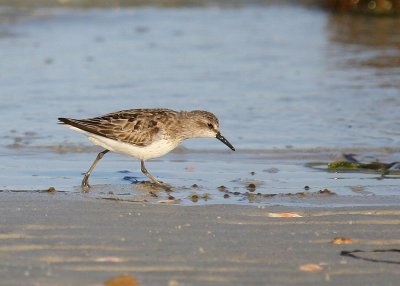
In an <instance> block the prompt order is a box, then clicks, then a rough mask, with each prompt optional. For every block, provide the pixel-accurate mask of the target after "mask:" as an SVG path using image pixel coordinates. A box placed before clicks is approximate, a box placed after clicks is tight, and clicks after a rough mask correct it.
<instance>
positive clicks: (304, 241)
mask: <svg viewBox="0 0 400 286" xmlns="http://www.w3.org/2000/svg"><path fill="white" fill-rule="evenodd" d="M282 212H285V213H286V212H294V213H297V214H299V215H302V216H303V217H298V218H273V217H271V213H274V214H276V213H282ZM399 215H400V207H363V208H356V207H347V208H336V209H325V208H299V207H296V208H289V207H280V206H273V207H252V206H230V205H213V206H200V207H196V206H185V207H182V206H176V205H162V204H158V205H153V204H143V203H127V202H118V201H106V200H100V199H93V198H86V199H79V200H78V199H77V200H75V199H74V198H73V196H66V195H65V194H61V193H54V194H38V193H36V194H32V193H10V192H3V193H1V200H0V258H1V259H0V277H1V281H0V284H1V285H104V282H105V281H106V280H107V279H109V278H112V277H115V276H119V275H122V274H128V275H131V276H133V277H135V279H136V280H137V281H138V282H139V284H140V285H323V284H332V285H378V284H380V285H396V284H397V283H398V279H399V276H400V268H399V265H398V264H399V263H400V256H399V252H396V251H395V250H393V249H400V240H399V235H400V229H399V227H398V225H399V223H400V217H399ZM335 237H345V238H350V239H351V240H352V241H350V242H352V243H351V244H332V243H331V241H332V240H333V239H334V238H335ZM344 241H345V242H346V241H347V242H349V241H348V240H344ZM353 250H363V251H372V250H378V251H381V250H390V251H388V252H364V253H355V254H354V255H356V256H358V257H364V258H367V260H362V259H355V258H352V257H345V256H341V252H342V251H353ZM368 259H370V260H371V259H372V260H376V261H375V262H374V261H368ZM307 264H311V266H310V265H307ZM313 264H316V265H317V266H316V265H313ZM301 269H302V270H301ZM307 270H311V272H307Z"/></svg>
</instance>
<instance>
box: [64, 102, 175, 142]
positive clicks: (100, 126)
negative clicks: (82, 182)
mask: <svg viewBox="0 0 400 286" xmlns="http://www.w3.org/2000/svg"><path fill="white" fill-rule="evenodd" d="M176 116H177V112H176V111H173V110H169V109H151V110H150V109H131V110H123V111H118V112H114V113H109V114H106V115H104V116H99V117H94V118H87V119H72V118H59V120H60V121H61V122H62V123H64V124H68V125H71V126H74V127H76V128H79V129H82V130H85V131H88V132H90V133H93V134H96V135H100V136H104V137H107V138H110V139H113V140H117V141H121V142H125V143H129V144H133V145H136V146H142V147H145V146H148V145H150V144H151V143H152V142H154V141H155V140H157V138H161V136H162V133H163V128H162V126H163V122H165V121H167V120H170V119H173V118H176Z"/></svg>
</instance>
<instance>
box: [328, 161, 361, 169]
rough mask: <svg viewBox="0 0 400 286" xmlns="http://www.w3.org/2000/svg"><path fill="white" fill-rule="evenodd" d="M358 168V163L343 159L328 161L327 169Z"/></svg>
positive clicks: (359, 165)
mask: <svg viewBox="0 0 400 286" xmlns="http://www.w3.org/2000/svg"><path fill="white" fill-rule="evenodd" d="M359 168H361V164H360V163H354V162H349V161H343V160H339V161H335V162H330V163H328V169H359Z"/></svg>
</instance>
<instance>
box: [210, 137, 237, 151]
mask: <svg viewBox="0 0 400 286" xmlns="http://www.w3.org/2000/svg"><path fill="white" fill-rule="evenodd" d="M215 138H217V139H218V140H219V141H221V142H222V143H224V144H225V145H226V146H228V147H229V148H231V149H232V151H235V147H233V146H232V144H231V143H229V141H228V140H226V138H225V137H224V136H222V135H221V133H219V132H218V133H217V135H216V136H215Z"/></svg>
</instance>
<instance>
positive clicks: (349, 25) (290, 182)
mask: <svg viewBox="0 0 400 286" xmlns="http://www.w3.org/2000/svg"><path fill="white" fill-rule="evenodd" d="M0 15H1V14H0ZM18 15H19V14H18ZM0 17H1V16H0ZM13 19H14V20H7V21H1V20H0V61H1V63H2V68H1V71H0V73H1V74H0V86H1V93H0V96H1V99H2V104H1V105H0V114H1V118H2V120H0V128H1V130H2V131H3V132H2V135H1V136H0V145H1V146H0V150H1V157H2V164H1V170H2V172H1V175H0V176H1V188H2V189H3V190H5V191H7V192H9V191H11V190H13V191H15V190H19V191H23V190H31V191H32V190H44V189H47V188H48V187H50V186H54V187H55V188H56V189H57V190H58V191H59V193H58V194H59V195H61V194H67V195H68V194H69V195H76V196H78V197H80V196H83V197H94V198H104V197H106V198H109V197H113V198H119V199H124V200H148V201H152V202H153V201H154V202H159V201H160V200H165V199H166V198H165V194H163V193H159V197H149V195H148V187H146V186H144V187H143V186H142V185H140V184H133V185H132V184H131V182H132V181H133V182H135V179H137V180H138V181H142V180H145V177H144V176H143V175H142V174H141V173H140V169H139V163H138V162H137V161H134V160H131V159H129V158H123V157H121V156H119V155H107V156H106V157H105V159H103V161H102V162H101V163H100V164H99V166H98V168H96V170H95V172H94V173H93V175H92V177H91V181H92V184H93V185H94V188H93V190H92V191H91V193H89V194H82V193H81V192H80V188H79V184H80V180H81V173H82V172H83V171H85V170H86V169H87V168H88V167H89V165H90V163H91V162H92V160H93V159H94V157H95V156H96V151H97V149H96V148H92V147H90V143H89V142H88V141H87V140H86V139H85V138H83V137H82V136H81V135H79V134H76V133H74V132H72V131H70V130H67V129H65V128H62V127H61V126H59V125H57V120H56V118H57V117H59V116H65V117H77V118H79V117H90V116H95V115H100V114H103V113H108V112H111V111H116V110H121V109H128V108H141V107H168V108H172V109H178V110H181V109H182V110H191V109H205V110H209V111H212V112H214V113H215V114H216V115H217V116H218V117H219V118H220V122H221V128H222V133H223V134H224V135H225V136H226V137H227V138H228V139H229V141H231V143H232V144H233V145H234V146H235V147H236V149H237V150H238V152H235V153H233V152H230V151H229V150H228V149H227V148H226V146H224V145H222V144H221V143H220V142H219V141H217V140H212V139H201V140H191V141H187V142H185V143H184V148H182V149H179V150H178V151H177V152H174V153H172V154H169V155H167V156H165V157H163V158H160V159H159V160H155V161H154V162H149V163H148V169H149V170H150V171H151V172H152V173H153V174H154V175H156V176H157V177H159V178H160V179H161V180H163V181H165V182H167V183H169V184H171V185H173V186H174V187H175V189H176V192H175V193H174V197H175V198H176V199H177V201H176V203H181V204H192V203H193V204H201V203H233V204H237V203H240V204H248V203H251V204H260V205H268V204H295V205H304V206H307V205H317V206H318V205H331V206H338V205H359V204H367V205H373V204H397V203H398V200H399V194H400V193H399V191H400V190H399V188H398V185H399V184H398V182H399V181H398V178H399V176H396V175H393V176H385V177H382V176H381V175H380V174H374V173H340V174H335V173H330V172H326V171H323V170H319V169H312V168H309V167H306V166H305V164H306V163H308V162H315V161H317V162H320V161H323V162H329V161H332V160H335V159H336V158H338V157H340V155H341V154H342V153H346V152H347V153H355V154H358V155H359V156H358V158H360V159H362V160H363V162H368V161H374V160H380V161H385V162H394V161H400V144H399V143H400V136H399V135H400V131H399V128H398V126H399V123H400V112H399V108H400V97H399V91H400V81H399V79H400V62H399V60H398V59H399V56H400V51H399V50H400V30H399V29H398V27H399V24H400V21H399V20H398V19H396V18H364V17H360V16H343V15H335V14H329V13H326V12H323V11H320V10H314V9H307V8H304V7H300V6H248V7H241V8H234V9H233V8H232V9H225V8H217V7H201V8H200V7H199V8H168V9H164V8H126V9H118V10H113V9H89V10H68V9H38V10H33V11H31V12H29V13H24V14H21V15H19V16H18V17H13ZM126 170H129V172H128V171H126ZM121 171H122V172H121ZM250 172H255V174H254V175H251V174H250ZM124 177H129V178H125V179H124ZM250 183H254V184H255V185H256V190H255V191H254V192H249V191H248V190H247V189H246V186H248V184H250ZM193 184H196V185H198V186H199V187H198V188H193V187H191V186H192V185H193ZM221 185H223V186H225V187H226V188H227V190H228V191H229V192H228V193H227V192H222V191H219V190H218V189H217V188H218V187H219V186H221ZM304 186H310V190H309V191H308V192H307V195H306V196H304V195H303V194H297V195H293V194H295V193H299V192H304ZM325 188H328V189H329V190H331V191H332V192H334V193H336V195H331V196H324V195H319V194H317V192H318V191H319V190H323V189H325ZM150 189H151V188H150ZM109 192H112V193H109ZM235 192H236V194H234V193H235ZM237 193H239V194H237ZM246 193H247V194H246ZM257 193H260V195H254V194H257ZM289 193H290V194H289ZM192 194H197V195H198V196H199V199H198V201H197V202H192V197H190V196H191V195H192ZM205 194H209V196H208V197H207V196H204V195H205ZM226 194H227V195H229V198H224V195H226ZM249 194H250V195H249ZM266 194H276V196H274V197H266V196H263V195H266ZM131 197H134V199H132V198H131ZM138 198H139V199H138ZM205 198H206V199H207V200H205ZM179 199H180V201H178V200H179Z"/></svg>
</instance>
